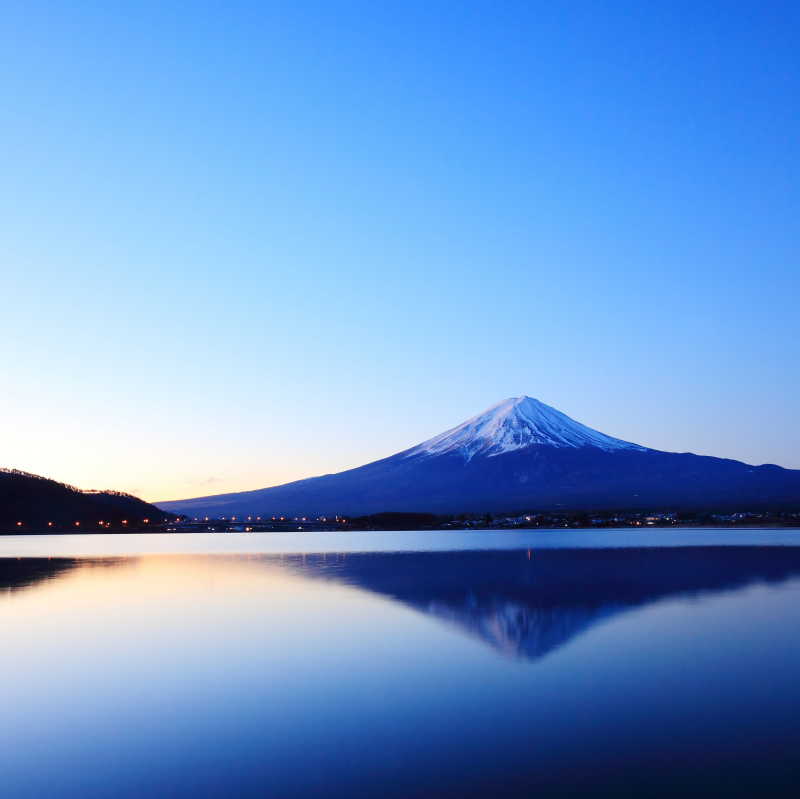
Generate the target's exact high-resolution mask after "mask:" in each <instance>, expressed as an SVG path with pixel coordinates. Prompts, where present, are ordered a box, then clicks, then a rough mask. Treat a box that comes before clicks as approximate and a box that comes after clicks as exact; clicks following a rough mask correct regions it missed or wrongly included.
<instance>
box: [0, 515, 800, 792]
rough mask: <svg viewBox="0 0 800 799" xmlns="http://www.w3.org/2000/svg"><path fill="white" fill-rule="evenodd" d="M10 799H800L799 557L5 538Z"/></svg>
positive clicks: (495, 539)
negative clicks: (571, 798)
mask: <svg viewBox="0 0 800 799" xmlns="http://www.w3.org/2000/svg"><path fill="white" fill-rule="evenodd" d="M0 629H2V632H3V650H2V658H0V679H2V686H3V713H2V724H0V775H2V795H3V796H4V797H22V796H31V797H33V796H36V797H41V796H47V797H64V796H70V797H72V796H76V797H77V796H81V797H99V796H114V797H134V796H135V797H141V796H175V797H182V796H193V797H204V796H269V797H295V796H298V797H305V796H321V797H327V796H335V797H360V796H363V797H379V796H380V797H427V796H431V797H433V796H447V797H469V796H490V797H496V796H532V795H537V796H551V795H576V794H581V795H608V796H624V795H629V796H637V797H640V796H652V795H676V794H684V795H686V794H689V795H700V794H702V795H706V796H717V795H718V796H732V795H741V796H784V795H785V796H789V795H792V796H794V795H797V791H798V788H797V780H798V777H800V766H799V765H798V764H800V755H798V753H800V634H799V633H800V531H787V530H783V531H716V530H697V531H691V530H664V531H661V530H648V531H638V530H620V531H602V532H596V531H525V532H512V531H500V532H442V533H436V532H434V533H431V532H407V533H406V532H393V533H352V534H347V533H297V534H286V533H266V534H198V535H189V534H175V535H124V536H123V535H119V536H104V535H84V536H2V537H0Z"/></svg>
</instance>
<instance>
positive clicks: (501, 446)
mask: <svg viewBox="0 0 800 799" xmlns="http://www.w3.org/2000/svg"><path fill="white" fill-rule="evenodd" d="M535 445H539V446H548V447H571V448H578V447H597V448H599V449H602V450H605V451H607V452H611V451H614V450H623V449H632V450H640V451H642V450H645V449H646V448H645V447H641V446H639V445H638V444H631V443H630V442H628V441H622V440H620V439H618V438H612V437H611V436H607V435H605V434H603V433H600V432H598V431H597V430H592V428H591V427H586V425H583V424H581V423H580V422H576V421H575V420H574V419H570V417H569V416H567V415H566V414H563V413H561V411H557V410H556V409H555V408H552V407H550V406H549V405H545V404H544V403H543V402H540V401H539V400H537V399H533V397H524V396H523V397H511V398H509V399H507V400H504V401H503V402H499V403H498V404H497V405H493V406H492V407H491V408H488V409H487V410H485V411H484V412H483V413H480V414H478V415H477V416H473V417H472V418H471V419H467V421H466V422H464V423H463V424H460V425H458V427H454V428H452V429H451V430H447V431H445V432H444V433H442V434H440V435H438V436H435V437H434V438H431V439H429V440H428V441H424V442H423V443H422V444H419V445H418V446H416V447H414V448H412V449H410V450H409V451H408V452H407V453H406V455H407V457H411V456H412V455H444V454H446V453H458V454H460V455H462V456H463V458H464V460H466V461H469V460H471V459H472V458H473V457H475V456H476V455H485V456H488V457H491V456H494V455H502V454H503V453H506V452H512V451H514V450H518V449H525V448H526V447H531V446H535Z"/></svg>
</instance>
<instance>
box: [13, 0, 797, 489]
mask: <svg viewBox="0 0 800 799" xmlns="http://www.w3.org/2000/svg"><path fill="white" fill-rule="evenodd" d="M798 30H800V6H799V5H798V4H797V3H794V2H785V3H776V2H736V3H733V2H716V3H715V2H707V3H697V2H665V3H642V2H617V3H615V2H607V3H604V2H596V1H595V2H578V1H577V0H572V2H548V3H535V2H521V3H513V2H507V3H498V2H491V3H489V2H487V3H472V2H467V3H444V2H431V1H430V0H428V1H427V2H420V3H416V2H402V3H385V4H384V3H350V2H346V3H337V2H325V3H322V2H321V3H306V2H291V3H288V2H287V3H280V4H271V3H265V2H254V3H238V2H229V3H224V4H222V3H220V4H216V3H215V4H206V3H189V4H185V3H179V4H170V3H163V2H158V3H149V2H142V3H135V4H122V3H121V4H117V3H109V2H102V3H100V2H97V3H95V2H82V3H36V2H25V3H22V2H11V3H10V4H7V5H6V6H5V11H4V14H3V20H2V22H0V53H2V69H1V70H0V90H1V91H2V96H3V102H2V104H1V105H0V141H2V148H1V149H0V159H2V180H3V189H4V190H3V191H2V192H0V242H1V245H0V246H1V247H2V250H0V252H1V253H2V278H3V279H2V287H3V299H4V302H3V314H2V317H0V325H2V339H1V340H2V342H3V354H4V366H5V381H4V388H3V391H2V394H0V413H2V420H3V421H2V430H1V431H0V433H1V438H0V453H1V454H0V461H2V462H3V463H5V464H6V465H8V466H16V467H19V468H24V469H28V470H31V471H34V472H38V473H44V474H47V475H50V476H53V477H56V478H59V479H62V480H66V481H69V482H73V483H76V484H79V485H82V486H86V487H105V486H110V487H116V488H120V489H125V490H129V491H133V492H136V493H140V494H142V495H143V496H145V497H146V498H149V499H169V498H177V497H185V496H193V495H198V494H208V493H218V492H221V491H227V490H236V489H247V488H257V487H262V486H265V485H269V484H272V483H277V482H284V481H287V480H290V479H294V478H298V477H304V476H309V475H312V474H318V473H322V472H327V471H335V470H339V469H342V468H346V467H351V466H356V465H358V464H360V463H363V462H365V461H368V460H372V459H375V458H378V457H382V456H384V455H388V454H391V453H392V452H395V451H397V450H400V449H403V448H405V447H407V446H410V445H412V444H414V443H417V442H418V441H420V440H422V439H425V438H427V437H429V436H431V435H433V434H435V433H438V432H441V431H442V430H443V429H445V428H447V427H450V426H452V425H454V424H456V423H458V422H460V421H462V420H463V419H464V418H466V417H467V416H470V415H472V414H474V413H477V412H478V411H480V410H482V409H483V408H484V407H485V406H487V405H490V404H492V403H494V402H496V401H498V400H501V399H503V398H505V397H508V396H514V395H519V394H530V395H532V396H535V397H538V398H539V399H541V400H543V401H544V402H547V403H550V404H552V405H555V406H556V407H558V408H559V409H561V410H563V411H564V412H566V413H568V414H570V415H571V416H574V417H575V418H577V419H578V420H580V421H582V422H584V423H586V424H589V425H591V426H593V427H596V428H598V429H600V430H602V431H604V432H606V433H608V434H610V435H614V436H619V437H621V438H625V439H629V440H633V441H636V442H639V443H642V444H646V445H648V446H652V447H657V448H661V449H667V450H680V451H684V450H692V451H696V452H700V453H711V454H717V455H723V456H729V457H735V458H740V459H743V460H746V461H750V462H758V463H761V462H777V463H780V464H783V465H787V466H794V467H800V427H799V426H798V423H797V419H798V408H799V406H800V400H798V391H799V390H800V377H799V376H798V375H799V374H800V369H799V368H798V364H799V363H800V344H799V343H798V342H800V330H798V328H799V327H800V325H799V324H798V288H800V285H799V284H800V277H799V276H798V251H799V250H798V244H800V227H799V226H798V215H799V214H800V202H798V201H799V200H800V188H799V187H800V169H799V167H800V144H799V143H800V114H798V97H800V56H799V55H798V53H799V52H800V51H798V48H797V41H796V34H797V31H798Z"/></svg>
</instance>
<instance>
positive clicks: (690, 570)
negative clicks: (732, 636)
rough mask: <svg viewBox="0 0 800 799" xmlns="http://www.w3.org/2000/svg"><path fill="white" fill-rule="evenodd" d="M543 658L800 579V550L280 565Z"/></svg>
mask: <svg viewBox="0 0 800 799" xmlns="http://www.w3.org/2000/svg"><path fill="white" fill-rule="evenodd" d="M282 560H283V563H284V564H288V565H290V566H291V567H292V568H293V569H296V570H297V571H300V572H301V573H303V574H305V575H307V576H312V577H322V578H326V579H331V580H336V581H340V582H343V583H347V584H350V585H354V586H358V587H360V588H364V589H366V590H368V591H373V592H375V593H378V594H382V595H384V596H389V597H391V598H392V599H396V600H398V601H399V602H403V603H404V604H406V605H409V606H411V607H413V608H416V609H417V610H420V611H423V612H424V613H427V614H430V615H433V616H436V617H437V618H440V619H443V620H445V621H448V622H450V623H453V624H456V625H458V626H459V627H461V628H463V629H465V630H467V631H469V632H470V633H472V634H474V635H477V636H479V637H480V638H482V639H483V640H485V641H486V642H488V643H489V644H491V645H492V646H494V647H496V648H497V649H499V650H501V651H503V652H505V653H507V654H511V655H516V656H520V657H525V658H532V659H533V658H538V657H542V656H543V655H545V654H547V653H548V652H550V651H552V650H554V649H556V648H557V647H559V646H561V645H562V644H565V643H566V642H567V641H569V640H570V639H571V638H573V637H575V636H576V635H579V634H580V633H582V632H583V631H584V630H586V629H588V628H589V627H591V626H592V625H594V624H596V623H597V622H599V621H601V620H602V619H604V618H607V617H609V616H611V615H614V614H616V613H620V612H622V611H625V610H629V609H632V608H636V607H639V606H642V605H646V604H649V603H651V602H655V601H657V600H660V599H665V598H670V597H681V596H683V597H685V596H694V595H699V594H704V593H707V592H715V591H724V590H729V589H735V588H741V587H743V586H746V585H749V584H751V583H757V582H776V581H781V580H786V579H789V578H791V577H795V576H800V547H771V548H770V547H751V546H745V547H681V548H669V549H656V548H642V549H573V550H552V549H551V550H535V551H530V550H527V551H526V550H522V551H512V552H507V551H504V552H430V553H380V554H373V553H359V554H347V555H344V554H342V555H311V556H308V555H307V556H303V557H299V556H298V557H291V558H288V559H287V558H284V559H282Z"/></svg>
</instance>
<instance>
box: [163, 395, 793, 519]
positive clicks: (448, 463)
mask: <svg viewBox="0 0 800 799" xmlns="http://www.w3.org/2000/svg"><path fill="white" fill-rule="evenodd" d="M158 505H159V507H161V508H164V509H165V510H168V511H170V512H175V513H186V514H188V515H193V516H199V515H204V516H211V517H215V516H227V515H235V516H247V515H254V516H255V515H261V516H278V515H281V516H317V515H324V516H328V515H333V514H335V513H339V514H342V515H345V516H357V515H364V514H370V513H380V512H384V511H405V512H413V511H421V512H431V513H485V512H486V511H489V512H498V511H507V512H511V511H527V510H531V511H533V510H608V509H619V510H635V509H640V510H647V509H659V508H660V509H670V510H689V509H692V510H694V509H716V510H722V509H731V510H742V509H747V510H757V509H770V510H776V509H781V508H788V507H797V506H800V471H795V470H790V469H781V468H780V467H779V466H771V465H766V466H749V465H748V464H745V463H741V462H739V461H733V460H727V459H723V458H712V457H708V456H700V455H692V454H691V453H686V452H684V453H675V452H661V451H659V450H654V449H648V448H647V447H643V446H640V445H639V444H633V443H630V442H628V441H622V440H620V439H618V438H613V437H611V436H608V435H605V434H604V433H600V432H598V431H597V430H593V429H592V428H590V427H587V426H586V425H583V424H581V423H580V422H576V421H575V420H574V419H570V417H569V416H566V415H565V414H563V413H561V412H560V411H558V410H556V409H555V408H551V407H550V406H549V405H545V404H544V403H543V402H540V401H539V400H536V399H533V398H532V397H524V396H523V397H512V398H510V399H507V400H504V401H503V402H500V403H498V404H497V405H493V406H492V407H491V408H488V409H487V410H485V411H484V412H483V413H480V414H478V415H477V416H474V417H472V418H471V419H468V420H467V421H466V422H463V423H462V424H460V425H458V426H456V427H453V428H452V429H450V430H447V431H445V432H444V433H441V434H440V435H438V436H434V437H433V438H431V439H428V440H427V441H424V442H422V443H421V444H418V445H416V446H414V447H411V448H410V449H407V450H404V451H403V452H398V453H397V454H396V455H392V456H390V457H388V458H383V459H382V460H379V461H374V462H373V463H368V464H366V465H365V466H359V467H358V468H357V469H349V470H348V471H345V472H339V473H338V474H328V475H324V476H322V477H312V478H309V479H306V480H298V481H296V482H293V483H286V484H285V485H280V486H274V487H272V488H262V489H259V490H257V491H244V492H240V493H236V494H220V495H217V496H210V497H199V498H197V499H185V500H175V501H171V502H161V503H158Z"/></svg>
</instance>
